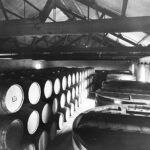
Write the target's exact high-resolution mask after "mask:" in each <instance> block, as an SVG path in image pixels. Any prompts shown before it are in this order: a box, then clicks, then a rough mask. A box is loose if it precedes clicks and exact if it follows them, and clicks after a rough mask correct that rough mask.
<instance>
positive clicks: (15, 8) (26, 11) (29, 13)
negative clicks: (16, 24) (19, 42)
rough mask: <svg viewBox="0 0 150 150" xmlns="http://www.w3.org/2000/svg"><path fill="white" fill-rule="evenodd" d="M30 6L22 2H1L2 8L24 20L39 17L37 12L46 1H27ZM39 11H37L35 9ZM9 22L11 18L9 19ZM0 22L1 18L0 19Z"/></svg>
mask: <svg viewBox="0 0 150 150" xmlns="http://www.w3.org/2000/svg"><path fill="white" fill-rule="evenodd" d="M28 2H29V3H31V5H33V6H31V5H30V4H28V3H27V2H24V1H23V0H2V3H3V5H4V8H6V9H8V10H9V11H11V12H13V13H15V14H18V15H19V16H21V17H24V16H25V17H26V18H33V17H36V16H38V15H39V13H40V12H39V11H42V10H43V8H44V6H45V4H46V2H47V0H42V1H41V0H28ZM33 7H36V8H37V9H39V11H37V10H36V9H35V8H33ZM9 19H10V20H11V19H13V18H9ZM0 20H1V18H0Z"/></svg>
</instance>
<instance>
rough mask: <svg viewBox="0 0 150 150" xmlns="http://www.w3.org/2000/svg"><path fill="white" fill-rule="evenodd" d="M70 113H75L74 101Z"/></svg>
mask: <svg viewBox="0 0 150 150" xmlns="http://www.w3.org/2000/svg"><path fill="white" fill-rule="evenodd" d="M70 106H71V107H70V114H71V116H72V115H73V114H74V111H75V106H74V104H73V103H70Z"/></svg>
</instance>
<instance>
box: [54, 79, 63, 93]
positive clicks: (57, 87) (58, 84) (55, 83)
mask: <svg viewBox="0 0 150 150" xmlns="http://www.w3.org/2000/svg"><path fill="white" fill-rule="evenodd" d="M60 88H61V84H60V80H59V79H58V78H56V80H55V82H54V93H55V94H56V95H57V94H59V92H60Z"/></svg>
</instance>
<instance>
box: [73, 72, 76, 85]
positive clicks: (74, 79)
mask: <svg viewBox="0 0 150 150" xmlns="http://www.w3.org/2000/svg"><path fill="white" fill-rule="evenodd" d="M75 82H76V77H75V74H74V73H73V74H72V84H73V85H74V84H75Z"/></svg>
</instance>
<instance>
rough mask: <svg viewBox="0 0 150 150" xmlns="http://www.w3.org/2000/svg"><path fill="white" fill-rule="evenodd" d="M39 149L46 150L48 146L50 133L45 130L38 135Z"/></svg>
mask: <svg viewBox="0 0 150 150" xmlns="http://www.w3.org/2000/svg"><path fill="white" fill-rule="evenodd" d="M38 135H39V137H38V140H37V141H36V143H37V148H38V150H46V148H47V144H48V133H47V132H46V131H45V130H44V131H42V132H41V133H40V134H38Z"/></svg>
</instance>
